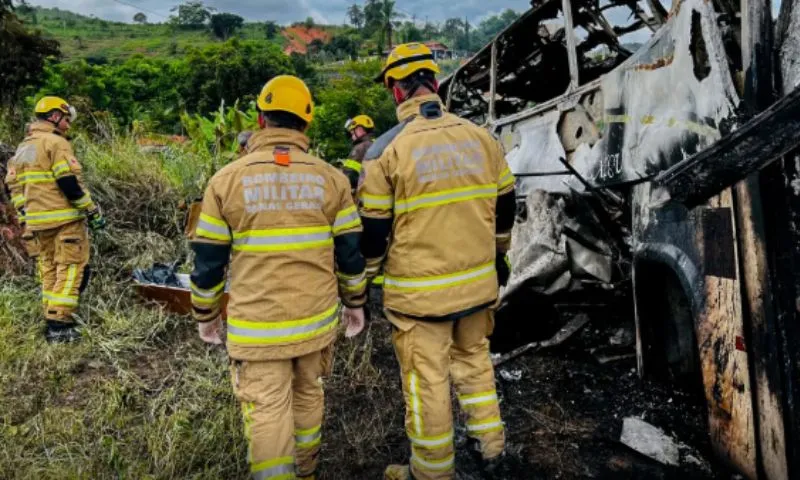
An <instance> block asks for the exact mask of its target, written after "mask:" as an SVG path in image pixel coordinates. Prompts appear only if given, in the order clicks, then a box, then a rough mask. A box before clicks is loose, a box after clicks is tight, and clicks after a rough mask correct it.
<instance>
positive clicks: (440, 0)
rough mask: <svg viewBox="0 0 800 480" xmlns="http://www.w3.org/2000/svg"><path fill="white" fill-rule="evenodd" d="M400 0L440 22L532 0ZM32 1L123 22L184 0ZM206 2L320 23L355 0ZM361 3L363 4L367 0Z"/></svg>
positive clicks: (337, 17)
mask: <svg viewBox="0 0 800 480" xmlns="http://www.w3.org/2000/svg"><path fill="white" fill-rule="evenodd" d="M396 1H397V4H396V8H397V9H398V10H399V11H400V12H401V13H404V14H405V15H407V16H408V18H409V19H411V16H412V15H415V14H416V16H417V19H419V20H424V19H425V18H426V17H427V18H428V19H429V20H431V21H437V22H438V21H442V20H445V19H447V18H453V17H459V18H464V17H467V18H468V19H469V20H470V22H476V21H480V19H482V18H484V17H486V16H488V15H492V14H495V13H499V12H501V11H502V10H505V9H506V8H511V9H514V10H517V11H519V12H522V11H525V10H527V9H528V8H529V7H530V0H456V1H453V0H396ZM29 3H30V4H32V5H40V6H43V7H58V8H60V9H62V10H70V11H73V12H76V13H80V14H83V15H95V16H96V17H99V18H103V19H106V20H114V21H120V22H131V21H132V18H133V15H134V14H136V13H137V12H143V13H144V14H145V15H147V16H148V18H149V19H150V20H151V21H153V22H158V21H162V20H164V18H165V17H167V16H169V15H170V11H169V9H170V8H171V7H172V6H174V5H176V4H178V3H180V0H166V1H165V0H31V1H29ZM203 3H205V4H206V5H207V6H209V7H214V8H216V9H217V10H219V11H223V12H230V13H235V14H237V15H241V16H242V17H244V18H245V19H246V20H251V21H259V20H273V21H276V22H278V23H289V22H294V21H299V20H305V19H306V18H307V17H313V18H314V20H315V21H316V22H318V23H327V24H341V23H346V13H345V12H346V11H347V8H348V7H349V6H350V5H351V4H352V3H353V0H205V1H204V2H203ZM357 3H359V4H363V0H359V1H357ZM159 15H161V16H159Z"/></svg>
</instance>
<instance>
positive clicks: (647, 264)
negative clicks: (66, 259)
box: [634, 260, 702, 390]
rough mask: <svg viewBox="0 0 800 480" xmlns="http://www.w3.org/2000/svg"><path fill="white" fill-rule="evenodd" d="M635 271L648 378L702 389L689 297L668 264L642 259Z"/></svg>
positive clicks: (644, 365)
mask: <svg viewBox="0 0 800 480" xmlns="http://www.w3.org/2000/svg"><path fill="white" fill-rule="evenodd" d="M634 268H635V286H634V291H635V301H636V316H637V320H638V326H639V329H640V332H639V334H640V336H641V342H642V357H643V358H642V360H643V369H644V373H645V375H647V376H649V377H655V378H657V379H659V380H663V381H667V382H669V383H674V384H677V385H678V386H680V387H682V388H683V389H685V390H696V389H698V388H700V387H701V386H702V380H701V378H700V375H701V372H700V362H699V355H698V346H697V341H696V335H695V329H694V313H693V310H692V305H691V300H690V297H689V294H688V293H687V292H686V291H685V289H684V288H683V285H682V284H681V281H680V279H679V278H678V275H677V274H676V273H675V271H674V270H673V269H672V268H671V267H669V266H668V265H665V264H663V263H660V262H656V261H651V260H640V261H637V262H636V264H635V267H634Z"/></svg>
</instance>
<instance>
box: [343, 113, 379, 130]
mask: <svg viewBox="0 0 800 480" xmlns="http://www.w3.org/2000/svg"><path fill="white" fill-rule="evenodd" d="M358 127H364V129H365V130H373V129H374V128H375V122H373V121H372V119H371V118H369V116H368V115H357V116H355V117H353V118H351V119H349V120H347V122H345V124H344V129H345V130H347V131H348V132H352V131H353V130H355V129H356V128H358Z"/></svg>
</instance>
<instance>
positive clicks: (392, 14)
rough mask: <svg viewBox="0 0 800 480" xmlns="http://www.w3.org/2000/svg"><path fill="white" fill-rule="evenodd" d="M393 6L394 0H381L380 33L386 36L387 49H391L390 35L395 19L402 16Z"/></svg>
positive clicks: (395, 23)
mask: <svg viewBox="0 0 800 480" xmlns="http://www.w3.org/2000/svg"><path fill="white" fill-rule="evenodd" d="M394 6H395V2H394V0H383V1H382V2H381V20H382V22H383V32H381V33H382V34H383V35H384V36H385V38H386V44H387V45H388V47H389V48H388V49H389V50H391V49H392V36H393V33H394V27H395V26H396V25H397V19H399V18H401V17H402V15H401V14H400V13H398V12H397V10H395V9H394Z"/></svg>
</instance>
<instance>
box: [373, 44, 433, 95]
mask: <svg viewBox="0 0 800 480" xmlns="http://www.w3.org/2000/svg"><path fill="white" fill-rule="evenodd" d="M420 70H430V71H432V72H433V73H439V66H438V65H436V62H434V61H433V53H432V52H431V49H430V48H428V47H427V46H425V45H423V44H421V43H404V44H402V45H398V46H396V47H394V50H392V53H390V54H389V57H387V58H386V64H385V65H384V67H383V70H382V71H381V73H380V75H378V76H377V77H376V78H375V81H376V82H380V83H383V84H384V85H386V86H387V87H388V86H389V85H390V82H391V81H392V80H402V79H404V78H406V77H408V76H409V75H411V74H412V73H416V72H418V71H420Z"/></svg>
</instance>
